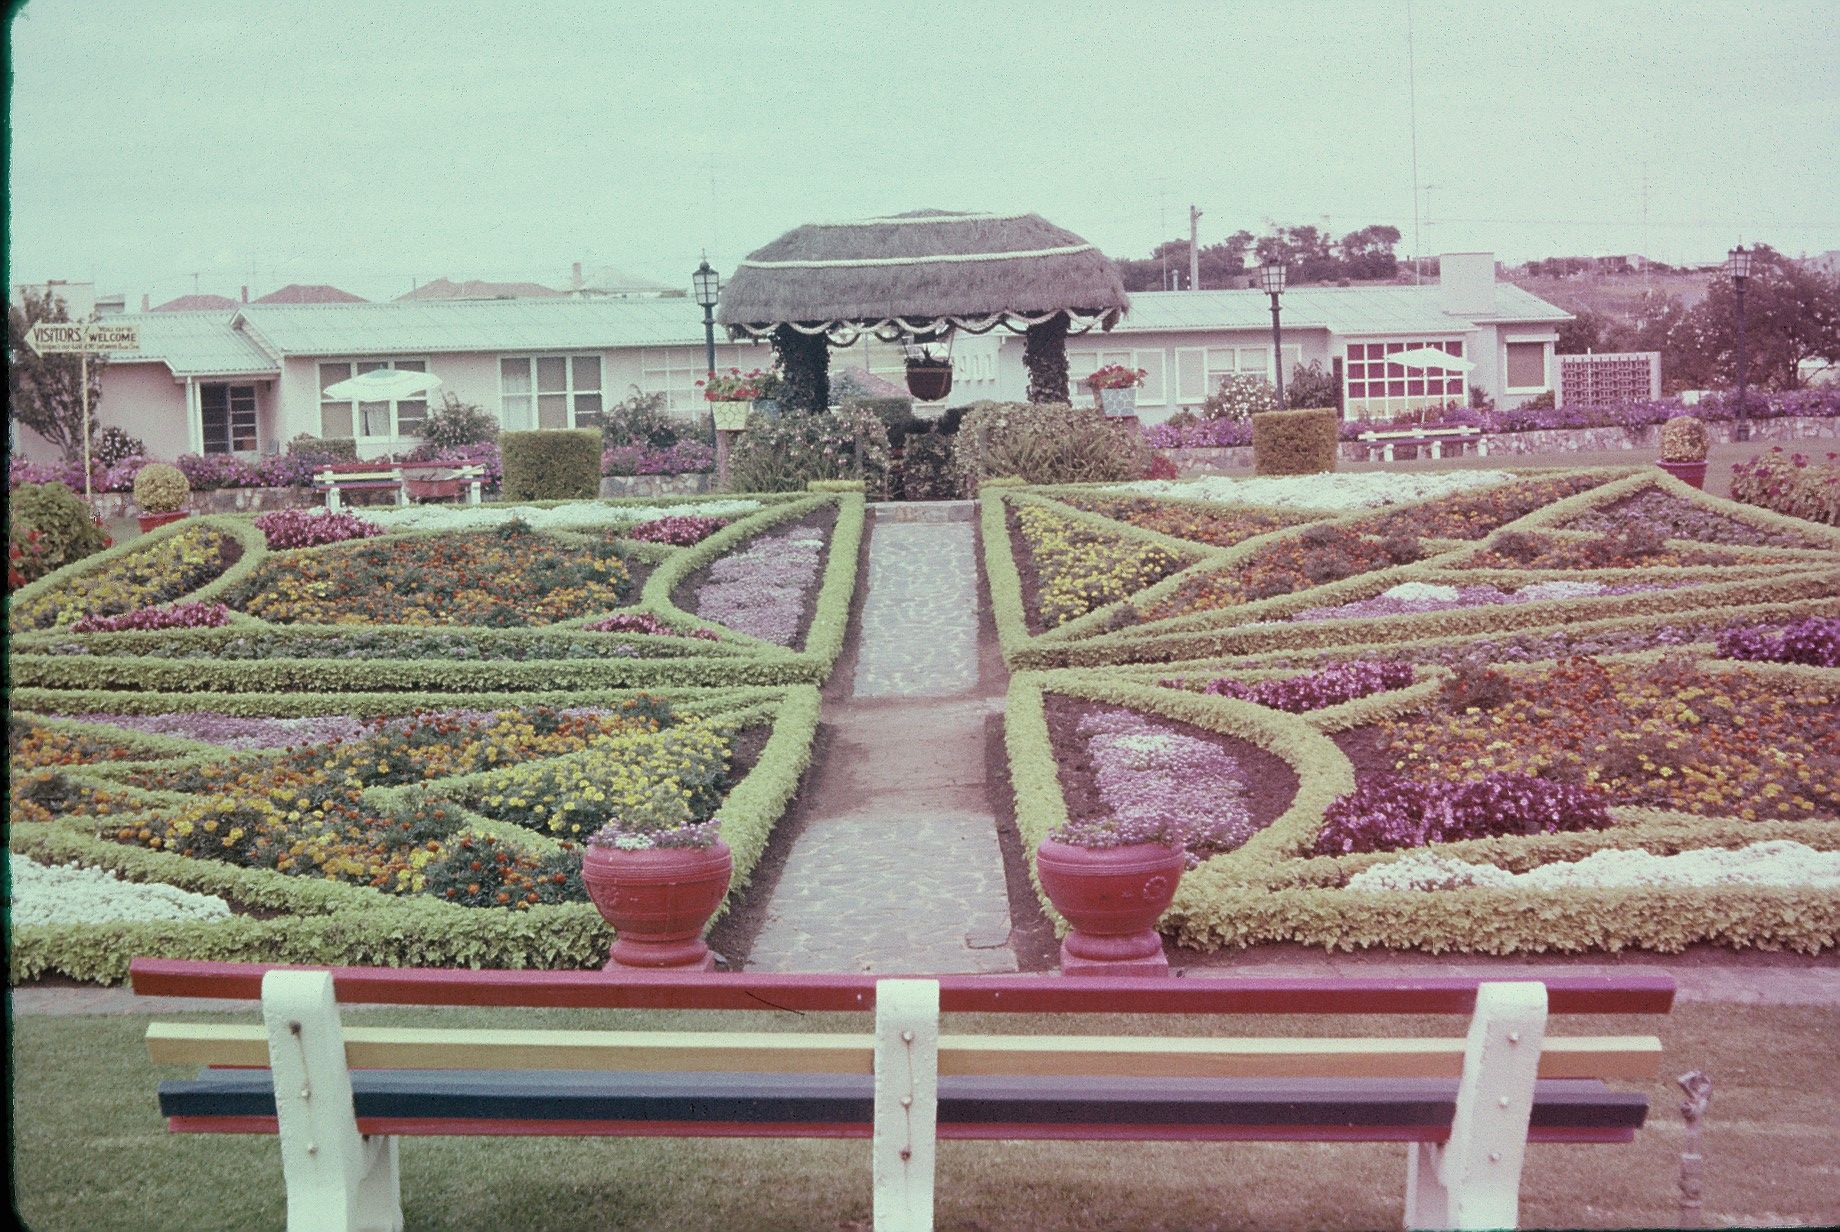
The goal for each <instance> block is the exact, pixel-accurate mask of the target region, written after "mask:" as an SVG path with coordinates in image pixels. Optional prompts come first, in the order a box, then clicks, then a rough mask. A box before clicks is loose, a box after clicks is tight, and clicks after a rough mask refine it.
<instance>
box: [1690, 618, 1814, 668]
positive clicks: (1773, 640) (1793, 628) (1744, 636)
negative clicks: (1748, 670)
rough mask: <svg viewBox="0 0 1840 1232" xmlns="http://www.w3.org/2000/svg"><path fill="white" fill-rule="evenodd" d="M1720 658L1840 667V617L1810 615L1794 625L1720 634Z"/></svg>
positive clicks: (1749, 628)
mask: <svg viewBox="0 0 1840 1232" xmlns="http://www.w3.org/2000/svg"><path fill="white" fill-rule="evenodd" d="M1719 657H1720V658H1722V659H1749V660H1753V661H1756V662H1763V663H1802V664H1806V665H1807V666H1809V667H1840V618H1836V617H1833V616H1810V617H1809V618H1808V619H1806V620H1802V621H1798V622H1796V623H1795V624H1792V625H1786V626H1782V627H1772V626H1770V625H1752V626H1748V627H1743V628H1735V629H1726V630H1725V631H1723V632H1722V633H1720V634H1719Z"/></svg>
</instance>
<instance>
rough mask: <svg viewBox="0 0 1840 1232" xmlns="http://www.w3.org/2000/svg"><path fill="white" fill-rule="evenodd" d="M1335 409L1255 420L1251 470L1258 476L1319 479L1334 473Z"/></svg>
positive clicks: (1279, 413) (1280, 413)
mask: <svg viewBox="0 0 1840 1232" xmlns="http://www.w3.org/2000/svg"><path fill="white" fill-rule="evenodd" d="M1337 427H1338V424H1337V417H1336V413H1335V408H1334V407H1319V408H1313V409H1310V410H1301V411H1264V412H1261V413H1260V414H1257V415H1254V416H1253V417H1252V469H1253V473H1254V474H1257V475H1320V474H1323V473H1325V472H1328V471H1333V470H1334V469H1335V461H1336V451H1337V448H1338V446H1337V444H1336V429H1337Z"/></svg>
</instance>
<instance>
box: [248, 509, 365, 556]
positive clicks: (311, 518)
mask: <svg viewBox="0 0 1840 1232" xmlns="http://www.w3.org/2000/svg"><path fill="white" fill-rule="evenodd" d="M256 529H257V530H259V531H261V532H262V537H263V538H264V539H265V540H267V541H268V546H269V547H270V548H271V549H273V550H275V551H281V550H283V549H285V548H316V547H319V546H320V545H321V544H326V543H343V542H345V541H346V540H347V539H366V538H369V537H370V536H372V535H381V534H382V533H383V528H382V527H381V526H378V525H377V524H376V523H375V522H367V521H365V520H364V519H363V518H361V517H358V516H357V515H356V514H352V513H333V512H331V511H330V510H326V509H275V510H272V511H270V512H268V513H264V514H261V515H259V516H257V518H256Z"/></svg>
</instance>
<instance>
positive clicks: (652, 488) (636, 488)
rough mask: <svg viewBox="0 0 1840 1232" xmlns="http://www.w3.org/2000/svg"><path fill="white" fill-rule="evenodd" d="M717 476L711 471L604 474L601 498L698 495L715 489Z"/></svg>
mask: <svg viewBox="0 0 1840 1232" xmlns="http://www.w3.org/2000/svg"><path fill="white" fill-rule="evenodd" d="M715 486H716V477H715V475H713V474H711V473H710V472H709V471H699V472H696V473H694V474H689V475H603V476H601V499H602V500H613V499H615V498H617V497H621V496H698V495H701V494H702V493H704V492H712V491H714V490H715Z"/></svg>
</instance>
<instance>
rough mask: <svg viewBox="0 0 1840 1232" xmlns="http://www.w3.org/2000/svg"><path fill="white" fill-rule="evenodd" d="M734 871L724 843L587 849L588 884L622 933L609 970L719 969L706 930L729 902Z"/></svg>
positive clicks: (611, 954) (585, 874)
mask: <svg viewBox="0 0 1840 1232" xmlns="http://www.w3.org/2000/svg"><path fill="white" fill-rule="evenodd" d="M734 871H735V857H734V854H733V853H732V852H730V851H729V849H728V845H727V844H726V843H723V842H721V841H720V840H717V841H716V842H715V843H714V844H712V845H711V846H709V847H653V848H650V849H648V850H645V851H619V850H613V849H609V848H604V847H590V848H588V849H587V854H586V855H585V856H583V857H582V862H581V877H582V881H583V882H585V883H586V885H587V887H588V897H589V898H590V899H592V900H593V902H594V906H595V908H596V909H597V910H598V911H599V912H600V913H601V917H602V918H603V919H605V920H606V921H607V922H608V923H609V924H611V925H613V928H614V931H615V932H617V933H618V934H619V937H618V939H616V940H615V941H614V943H613V948H612V949H611V950H610V951H609V959H608V962H607V965H606V968H605V969H606V970H609V971H611V970H614V969H616V968H619V967H648V968H650V967H702V968H704V969H708V968H709V967H711V966H713V965H714V963H715V958H714V956H713V955H711V954H710V952H709V947H708V946H707V945H705V944H704V943H703V929H704V928H706V927H707V926H708V924H709V917H710V916H712V915H714V914H715V911H716V908H717V907H719V906H721V905H722V898H723V896H724V895H725V894H727V893H728V880H729V876H730V874H732V873H733V872H734Z"/></svg>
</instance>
